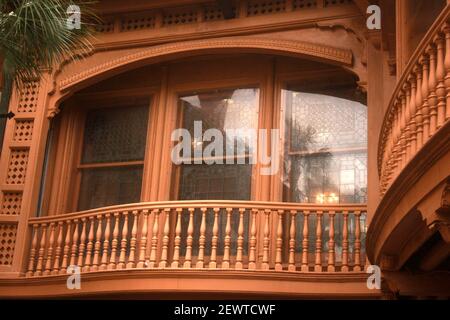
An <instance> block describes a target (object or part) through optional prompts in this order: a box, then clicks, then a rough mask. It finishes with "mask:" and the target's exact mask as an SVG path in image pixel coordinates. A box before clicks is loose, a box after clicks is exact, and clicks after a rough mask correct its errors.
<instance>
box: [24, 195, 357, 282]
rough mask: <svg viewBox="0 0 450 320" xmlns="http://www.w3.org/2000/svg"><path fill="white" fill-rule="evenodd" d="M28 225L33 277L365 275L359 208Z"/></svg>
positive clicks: (226, 204)
mask: <svg viewBox="0 0 450 320" xmlns="http://www.w3.org/2000/svg"><path fill="white" fill-rule="evenodd" d="M29 227H30V231H31V233H32V236H31V243H30V245H31V246H30V251H29V261H28V264H27V266H28V270H27V273H26V275H27V276H29V277H33V276H51V275H57V274H64V273H65V272H66V270H67V268H68V267H69V266H70V265H76V266H78V267H79V268H80V270H81V271H82V272H96V271H98V272H104V271H108V270H116V269H230V270H272V271H288V272H361V271H362V270H363V268H364V263H363V262H362V261H365V257H364V236H365V207H364V206H360V205H347V206H345V205H337V206H318V205H310V206H305V205H299V204H288V203H269V202H267V203H265V202H264V203H263V202H245V201H214V202H213V201H202V202H193V201H183V202H167V203H140V204H135V205H126V206H117V207H109V208H105V209H95V210H90V211H86V212H80V213H72V214H67V215H59V216H49V217H40V218H33V219H31V220H30V222H29ZM147 253H149V255H148V256H147Z"/></svg>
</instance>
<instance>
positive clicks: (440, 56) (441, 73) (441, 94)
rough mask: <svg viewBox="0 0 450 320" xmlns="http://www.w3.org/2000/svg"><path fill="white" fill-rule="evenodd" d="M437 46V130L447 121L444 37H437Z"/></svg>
mask: <svg viewBox="0 0 450 320" xmlns="http://www.w3.org/2000/svg"><path fill="white" fill-rule="evenodd" d="M435 42H436V46H437V65H436V80H437V87H436V95H437V99H438V104H437V115H436V117H437V119H436V129H439V128H440V127H442V125H443V124H444V121H445V100H446V98H447V97H446V93H447V92H446V89H445V84H444V79H445V66H444V45H445V42H444V38H443V37H442V35H440V34H439V35H437V36H436V38H435Z"/></svg>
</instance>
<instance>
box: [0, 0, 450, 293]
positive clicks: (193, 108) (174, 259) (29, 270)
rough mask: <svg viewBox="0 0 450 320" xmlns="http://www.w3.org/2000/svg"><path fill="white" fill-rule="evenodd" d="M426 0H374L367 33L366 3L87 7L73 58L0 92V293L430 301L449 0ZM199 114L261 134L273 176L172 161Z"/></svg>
mask: <svg viewBox="0 0 450 320" xmlns="http://www.w3.org/2000/svg"><path fill="white" fill-rule="evenodd" d="M431 2H432V3H430V1H425V0H420V1H414V3H412V1H408V0H397V1H390V0H386V1H383V0H381V1H378V6H379V8H380V9H381V29H374V30H369V29H368V27H367V24H366V22H367V18H368V16H369V15H367V8H368V7H369V5H371V2H370V1H366V0H353V1H352V0H340V1H335V0H277V1H275V0H274V1H270V0H239V1H229V2H227V1H205V0H170V1H167V0H166V1H159V0H155V1H145V0H134V1H127V2H125V1H119V0H109V1H101V2H100V4H99V5H98V10H99V12H100V13H101V15H102V17H103V20H104V24H103V25H101V26H99V27H98V34H97V37H96V39H95V40H94V42H95V45H94V49H93V50H92V52H89V53H80V55H82V56H83V58H82V59H80V60H77V61H65V62H64V63H62V64H61V65H58V66H55V68H54V69H53V70H51V71H49V72H47V73H46V74H45V75H44V76H43V77H42V79H37V80H35V81H33V82H30V83H28V85H27V86H26V88H24V89H23V90H22V91H21V92H16V93H15V94H14V95H13V97H12V100H11V104H10V109H11V111H13V112H14V113H15V115H16V116H15V117H14V119H11V120H8V121H7V127H6V132H5V140H4V143H3V149H2V150H1V158H0V168H1V170H0V297H2V298H8V297H66V296H67V297H89V296H93V297H125V296H126V297H146V298H152V297H168V298H174V297H178V298H184V297H200V298H201V297H222V298H223V297H234V298H239V297H279V298H288V297H298V298H311V297H326V298H350V299H351V298H371V299H373V298H375V299H377V298H396V297H406V298H423V297H427V298H442V297H448V296H450V286H449V284H450V281H449V280H450V277H449V276H448V270H449V267H450V264H449V253H450V229H449V223H450V222H449V215H450V207H449V206H450V204H449V202H450V199H449V196H450V191H449V188H450V180H449V179H450V176H449V175H450V165H449V164H450V124H449V118H450V25H449V23H450V20H449V19H450V6H449V5H448V4H447V2H446V1H444V0H442V1H441V0H436V1H434V0H433V1H431ZM199 119H201V120H203V121H204V122H203V123H207V124H208V126H210V127H211V128H218V129H220V130H222V131H225V129H226V128H241V127H242V128H246V129H266V130H272V129H275V130H278V132H281V134H280V135H279V136H276V137H274V136H269V138H268V140H267V141H266V142H267V143H266V144H263V140H262V138H261V137H258V138H257V145H258V148H259V150H263V151H266V152H267V154H268V155H269V156H271V157H272V160H273V161H274V159H277V160H278V162H277V166H276V168H277V170H276V171H275V172H274V173H272V174H269V175H267V174H263V173H262V172H264V171H263V170H264V168H265V167H267V165H265V164H263V163H260V162H256V163H255V164H252V165H248V164H238V163H239V162H236V163H237V164H232V165H229V166H220V165H213V166H212V167H205V166H204V164H200V165H199V166H197V167H196V165H195V164H181V165H179V164H174V163H173V161H172V159H171V152H172V150H173V147H174V145H175V142H174V141H173V139H171V137H172V135H173V132H174V130H176V129H178V128H185V129H186V130H187V131H190V130H191V129H192V127H191V126H192V125H193V123H194V121H195V120H199ZM219 120H220V121H219ZM294 124H295V125H297V124H299V125H298V126H295V125H294ZM308 128H309V129H308ZM310 128H312V129H310ZM198 143H199V142H198V141H197V140H195V139H193V140H192V144H193V145H195V144H198ZM200 144H201V143H200ZM275 145H278V146H280V149H279V150H277V152H275V151H274V150H276V149H274V146H275ZM246 146H247V147H248V145H246ZM248 150H252V149H251V146H250V147H248V149H245V150H244V151H242V154H237V155H236V156H233V157H232V160H236V161H237V159H238V158H243V159H249V158H251V157H252V155H251V152H250V151H248ZM260 152H261V151H260ZM189 157H191V156H190V155H189ZM195 157H196V156H195V155H194V156H193V157H192V159H193V160H195ZM214 157H215V158H217V155H216V154H214ZM227 157H228V155H227ZM227 157H225V156H224V157H223V158H221V160H228V158H227ZM296 168H301V169H296ZM330 181H331V182H330ZM370 265H375V266H378V267H379V268H380V269H381V283H380V287H379V288H369V287H370V286H368V284H367V281H368V278H369V276H371V275H372V273H371V272H369V273H367V272H366V271H367V269H368V267H369V266H370ZM71 266H72V267H71ZM73 266H77V267H79V270H80V271H81V289H69V288H68V287H67V279H68V277H69V276H70V275H71V274H69V273H70V272H69V273H68V270H69V271H70V270H71V269H73ZM375 269H376V268H375ZM370 270H374V269H373V267H370V268H369V271H370Z"/></svg>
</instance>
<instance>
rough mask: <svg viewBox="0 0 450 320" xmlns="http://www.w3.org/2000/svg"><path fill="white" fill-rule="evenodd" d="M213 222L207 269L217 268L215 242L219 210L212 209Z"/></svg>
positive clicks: (217, 233) (217, 234) (217, 239)
mask: <svg viewBox="0 0 450 320" xmlns="http://www.w3.org/2000/svg"><path fill="white" fill-rule="evenodd" d="M213 211H214V222H213V230H212V238H211V258H210V260H209V269H215V268H217V242H218V241H219V211H220V209H219V208H214V209H213Z"/></svg>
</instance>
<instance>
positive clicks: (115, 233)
mask: <svg viewBox="0 0 450 320" xmlns="http://www.w3.org/2000/svg"><path fill="white" fill-rule="evenodd" d="M119 217H120V214H119V213H118V212H115V213H114V230H113V239H112V241H111V257H110V259H109V264H108V270H114V269H115V268H116V264H117V247H118V244H119Z"/></svg>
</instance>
